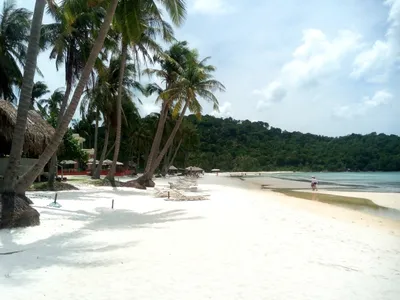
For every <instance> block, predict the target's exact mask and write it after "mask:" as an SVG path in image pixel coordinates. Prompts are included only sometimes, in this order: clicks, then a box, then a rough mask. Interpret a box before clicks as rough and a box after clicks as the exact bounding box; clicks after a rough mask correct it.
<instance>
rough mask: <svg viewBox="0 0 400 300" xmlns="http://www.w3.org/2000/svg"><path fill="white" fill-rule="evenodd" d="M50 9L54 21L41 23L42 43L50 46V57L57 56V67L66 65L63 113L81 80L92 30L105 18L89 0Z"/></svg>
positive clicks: (102, 12) (62, 4)
mask: <svg viewBox="0 0 400 300" xmlns="http://www.w3.org/2000/svg"><path fill="white" fill-rule="evenodd" d="M48 11H49V12H50V14H51V15H52V17H53V18H54V20H55V23H51V24H46V25H43V26H42V36H41V44H42V46H43V47H44V48H49V47H51V51H50V59H55V62H56V68H57V70H59V68H60V66H61V65H63V64H64V66H65V86H66V89H65V98H64V101H63V103H62V106H61V111H60V113H61V115H63V113H64V111H65V108H66V106H67V104H68V100H69V98H70V94H71V91H72V87H73V85H74V84H75V81H76V79H79V77H80V74H81V73H82V70H83V68H84V66H85V63H86V61H87V58H88V56H89V53H90V49H91V47H92V45H93V42H94V41H93V39H92V35H93V31H94V30H97V29H98V28H99V26H100V25H101V24H100V23H99V20H102V19H103V17H104V16H103V14H104V11H103V9H102V8H101V7H100V6H94V7H92V6H91V5H90V4H89V3H88V2H87V1H64V2H62V3H61V5H58V4H56V3H54V4H53V5H52V6H50V7H49V10H48ZM100 61H101V60H98V63H99V62H100ZM60 117H61V116H60Z"/></svg>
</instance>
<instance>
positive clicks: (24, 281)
mask: <svg viewBox="0 0 400 300" xmlns="http://www.w3.org/2000/svg"><path fill="white" fill-rule="evenodd" d="M167 181H168V180H165V179H161V180H156V183H157V185H158V186H160V185H161V186H162V185H166V183H167ZM198 183H199V188H200V189H201V191H202V192H204V193H205V194H209V195H210V199H209V200H205V201H186V202H173V201H165V199H160V198H155V197H154V191H153V190H152V189H148V190H146V191H141V190H136V189H130V188H117V189H116V190H114V189H112V188H109V187H88V186H79V187H80V190H79V191H65V192H59V193H58V203H59V204H61V207H60V208H54V207H49V206H48V204H49V203H50V202H52V198H53V197H54V193H52V192H31V193H29V196H30V197H31V199H32V200H33V201H34V203H35V204H34V206H35V208H37V209H38V210H39V211H40V213H41V222H42V224H41V226H39V227H33V228H26V229H14V230H11V231H0V253H5V252H10V251H22V252H19V253H14V254H9V255H0V290H1V298H2V299H13V300H19V299H24V300H26V299H27V298H30V299H34V300H36V299H59V298H62V299H79V300H83V299H98V300H102V299H141V300H146V299H149V300H150V299H166V300H167V299H171V300H172V299H173V300H181V299H182V300H183V299H185V300H187V299H193V300H196V299H199V300H200V299H201V300H203V299H218V300H224V299H229V300H232V299H293V300H298V299H307V300H308V299H360V300H361V299H362V300H367V299H371V300H372V299H373V300H375V299H385V300H392V299H393V300H394V299H396V300H397V299H399V295H400V222H396V221H391V220H387V219H383V218H379V217H376V216H371V215H368V214H365V213H362V212H358V211H353V210H349V209H345V208H342V207H337V206H332V205H329V204H325V203H319V202H313V201H307V200H301V199H295V198H290V197H287V196H284V195H281V194H277V193H274V192H271V191H263V190H261V189H259V188H258V189H256V188H255V187H254V188H249V186H248V184H247V183H245V182H242V181H240V180H238V179H232V178H227V177H224V176H215V174H212V175H211V174H210V175H206V176H205V177H204V178H201V179H199V182H198ZM375 197H378V196H376V195H375ZM112 199H114V200H115V202H114V204H115V207H114V209H111V202H112ZM375 200H376V199H375ZM393 201H394V200H393Z"/></svg>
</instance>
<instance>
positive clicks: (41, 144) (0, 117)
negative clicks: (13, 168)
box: [0, 100, 54, 157]
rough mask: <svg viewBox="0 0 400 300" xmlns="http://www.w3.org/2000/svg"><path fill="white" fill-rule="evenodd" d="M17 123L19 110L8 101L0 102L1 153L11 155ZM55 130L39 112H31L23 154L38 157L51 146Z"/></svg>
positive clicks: (29, 113)
mask: <svg viewBox="0 0 400 300" xmlns="http://www.w3.org/2000/svg"><path fill="white" fill-rule="evenodd" d="M16 122H17V109H16V107H15V106H14V105H12V104H11V103H10V102H8V101H4V100H0V145H1V147H0V152H1V154H3V155H8V154H10V150H11V143H12V137H13V134H14V127H15V124H16ZM53 134H54V128H53V127H52V126H51V125H50V124H49V123H47V122H46V121H45V120H43V119H42V117H41V116H40V115H39V113H38V112H36V111H34V110H30V111H29V112H28V120H27V124H26V132H25V142H24V147H23V153H24V154H25V156H28V157H29V156H31V157H38V156H39V155H40V154H42V152H43V150H44V149H45V148H46V146H47V145H48V144H49V142H50V140H51V138H52V136H53Z"/></svg>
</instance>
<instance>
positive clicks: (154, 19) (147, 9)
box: [107, 0, 185, 184]
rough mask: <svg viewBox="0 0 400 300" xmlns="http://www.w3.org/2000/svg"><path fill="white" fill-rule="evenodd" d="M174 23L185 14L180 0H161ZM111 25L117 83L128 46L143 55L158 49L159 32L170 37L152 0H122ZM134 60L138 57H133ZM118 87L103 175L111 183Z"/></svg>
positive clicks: (118, 130) (117, 146) (116, 150)
mask: <svg viewBox="0 0 400 300" xmlns="http://www.w3.org/2000/svg"><path fill="white" fill-rule="evenodd" d="M163 4H164V5H165V6H166V9H167V11H168V13H169V15H170V17H171V19H172V20H173V22H174V23H175V24H176V25H180V24H181V23H182V21H183V20H184V18H185V10H184V6H183V5H180V4H181V1H180V0H172V1H167V2H163ZM115 29H116V31H117V32H118V33H120V35H121V42H120V44H121V66H120V74H119V82H120V86H121V84H122V81H123V77H124V76H125V74H124V72H125V71H124V68H125V67H124V65H125V64H126V58H127V55H128V48H129V47H132V48H133V50H134V53H138V52H142V54H143V56H144V57H145V58H146V56H148V53H149V50H152V51H156V52H159V51H160V50H161V49H160V47H159V46H158V44H157V43H156V42H155V41H154V40H155V38H156V37H157V36H158V35H159V36H161V37H162V39H163V40H164V41H167V42H169V41H171V40H172V37H173V30H172V28H171V26H170V25H169V24H168V23H167V22H165V21H164V20H163V19H162V16H161V13H160V10H159V8H158V7H157V5H156V4H155V2H153V1H137V0H122V1H121V3H120V4H119V6H118V8H117V11H116V18H115ZM136 62H138V59H137V60H136ZM120 92H121V90H119V91H118V97H117V127H116V137H115V148H114V156H113V163H112V165H111V168H110V172H109V173H108V175H107V178H108V179H109V180H110V181H111V183H112V184H114V174H115V171H116V165H117V160H118V154H119V149H120V143H121V96H120Z"/></svg>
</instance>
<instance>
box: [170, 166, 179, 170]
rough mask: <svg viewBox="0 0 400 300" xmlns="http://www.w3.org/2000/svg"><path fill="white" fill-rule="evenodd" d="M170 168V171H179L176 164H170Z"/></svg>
mask: <svg viewBox="0 0 400 300" xmlns="http://www.w3.org/2000/svg"><path fill="white" fill-rule="evenodd" d="M168 170H169V171H178V168H177V167H175V166H170V167H169V169H168Z"/></svg>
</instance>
